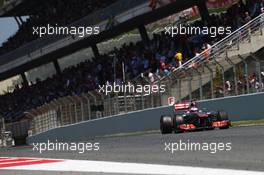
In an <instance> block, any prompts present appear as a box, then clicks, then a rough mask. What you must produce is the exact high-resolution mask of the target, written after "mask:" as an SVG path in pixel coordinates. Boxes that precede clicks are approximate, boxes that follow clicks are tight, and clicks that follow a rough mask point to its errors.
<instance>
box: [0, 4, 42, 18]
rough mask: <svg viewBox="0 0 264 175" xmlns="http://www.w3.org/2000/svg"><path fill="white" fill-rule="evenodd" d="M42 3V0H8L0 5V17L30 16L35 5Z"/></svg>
mask: <svg viewBox="0 0 264 175" xmlns="http://www.w3.org/2000/svg"><path fill="white" fill-rule="evenodd" d="M2 1H3V2H4V1H5V0H2ZM40 4H41V1H40V0H37V1H36V0H35V1H34V0H8V1H7V2H6V3H4V5H3V7H0V17H12V16H28V15H31V14H33V13H34V11H33V9H34V7H35V6H36V5H40ZM0 6H1V5H0Z"/></svg>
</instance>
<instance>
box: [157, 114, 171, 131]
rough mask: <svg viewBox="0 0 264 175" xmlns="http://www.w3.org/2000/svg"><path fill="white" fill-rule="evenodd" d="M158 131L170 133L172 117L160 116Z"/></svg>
mask: <svg viewBox="0 0 264 175" xmlns="http://www.w3.org/2000/svg"><path fill="white" fill-rule="evenodd" d="M160 131H161V133H162V134H171V133H172V131H173V119H172V117H171V116H161V117H160Z"/></svg>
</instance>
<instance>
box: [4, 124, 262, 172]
mask: <svg viewBox="0 0 264 175" xmlns="http://www.w3.org/2000/svg"><path fill="white" fill-rule="evenodd" d="M180 140H181V141H182V142H188V141H189V142H192V143H215V142H216V143H219V142H222V143H229V142H230V143H231V144H232V149H231V150H230V151H218V152H216V153H215V154H213V153H210V152H209V151H201V150H200V151H179V150H178V151H175V152H174V153H173V154H172V153H171V152H169V151H168V150H167V151H165V142H166V143H179V141H180ZM89 142H99V143H100V150H99V151H92V152H85V153H83V154H79V153H77V152H70V151H68V152H63V151H60V152H58V151H49V152H44V153H42V154H40V153H38V152H36V151H33V150H32V147H28V146H27V147H16V148H9V149H0V157H35V158H55V159H73V160H92V161H110V162H128V163H146V164H159V165H179V166H194V167H208V168H220V169H232V170H250V171H261V172H263V174H264V126H248V127H234V128H230V129H228V130H213V131H203V132H190V133H182V134H169V135H161V134H158V133H157V134H146V135H135V136H126V137H125V136H123V137H122V136H121V137H108V138H98V139H95V140H92V141H89ZM0 174H1V175H13V174H23V175H24V174H25V175H26V174H28V175H29V174H36V175H38V174H39V175H46V174H49V172H45V171H42V172H39V171H38V172H34V171H30V172H29V171H15V170H1V169H0ZM52 174H55V175H56V174H76V175H79V174H94V175H97V174H100V173H78V172H76V173H69V172H65V173H59V172H58V173H56V172H54V173H52ZM103 174H108V173H103Z"/></svg>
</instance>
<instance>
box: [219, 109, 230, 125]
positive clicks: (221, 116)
mask: <svg viewBox="0 0 264 175" xmlns="http://www.w3.org/2000/svg"><path fill="white" fill-rule="evenodd" d="M218 118H219V120H220V121H223V120H228V114H227V113H226V112H225V111H219V112H218ZM228 128H229V125H227V126H223V127H220V128H219V129H228Z"/></svg>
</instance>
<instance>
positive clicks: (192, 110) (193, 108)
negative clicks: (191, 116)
mask: <svg viewBox="0 0 264 175" xmlns="http://www.w3.org/2000/svg"><path fill="white" fill-rule="evenodd" d="M197 111H198V108H197V107H195V106H193V107H191V108H190V112H197Z"/></svg>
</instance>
